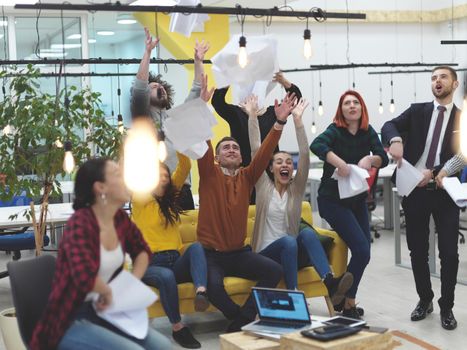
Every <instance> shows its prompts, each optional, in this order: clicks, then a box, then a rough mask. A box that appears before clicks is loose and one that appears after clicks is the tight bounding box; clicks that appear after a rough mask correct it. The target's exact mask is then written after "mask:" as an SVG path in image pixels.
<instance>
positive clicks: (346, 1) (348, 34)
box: [345, 0, 423, 64]
mask: <svg viewBox="0 0 467 350" xmlns="http://www.w3.org/2000/svg"><path fill="white" fill-rule="evenodd" d="M345 10H346V12H347V14H348V13H349V0H345ZM345 25H346V30H347V49H346V51H345V56H346V57H347V63H349V64H350V33H349V32H350V25H349V19H348V18H347V19H346V20H345ZM422 62H423V60H422Z"/></svg>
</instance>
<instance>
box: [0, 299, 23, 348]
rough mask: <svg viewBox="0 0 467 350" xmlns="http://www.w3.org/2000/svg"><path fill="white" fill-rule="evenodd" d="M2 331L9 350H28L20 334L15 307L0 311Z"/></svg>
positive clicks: (0, 327)
mask: <svg viewBox="0 0 467 350" xmlns="http://www.w3.org/2000/svg"><path fill="white" fill-rule="evenodd" d="M0 329H1V330H2V336H3V343H4V344H5V347H6V349H7V350H26V347H25V346H24V343H23V339H21V335H20V334H19V327H18V322H17V320H16V313H15V308H14V307H12V308H9V309H5V310H2V311H0Z"/></svg>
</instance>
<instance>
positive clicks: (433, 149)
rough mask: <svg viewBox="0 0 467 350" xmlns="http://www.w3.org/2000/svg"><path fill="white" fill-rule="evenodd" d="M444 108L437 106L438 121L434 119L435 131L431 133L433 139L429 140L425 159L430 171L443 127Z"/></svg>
mask: <svg viewBox="0 0 467 350" xmlns="http://www.w3.org/2000/svg"><path fill="white" fill-rule="evenodd" d="M445 110H446V107H444V106H438V111H439V112H438V119H436V124H435V130H434V131H433V137H432V138H431V145H430V150H429V151H428V157H427V159H426V163H425V165H426V168H427V169H432V168H433V166H434V165H435V158H436V151H437V149H438V143H439V137H440V135H441V128H442V126H443V119H444V111H445Z"/></svg>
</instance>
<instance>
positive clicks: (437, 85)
mask: <svg viewBox="0 0 467 350" xmlns="http://www.w3.org/2000/svg"><path fill="white" fill-rule="evenodd" d="M442 89H443V86H442V85H441V84H436V86H435V90H436V91H438V92H440V91H441V90H442Z"/></svg>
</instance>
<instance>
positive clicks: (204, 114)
mask: <svg viewBox="0 0 467 350" xmlns="http://www.w3.org/2000/svg"><path fill="white" fill-rule="evenodd" d="M167 114H168V116H169V117H168V118H167V119H166V120H165V123H164V131H165V134H166V135H167V137H168V138H169V139H170V141H171V142H172V143H173V145H174V148H175V149H176V150H177V151H178V152H181V153H184V154H186V155H187V156H188V157H190V158H191V155H193V156H195V158H194V159H197V158H196V155H198V156H199V155H200V154H201V153H202V151H203V148H204V147H205V146H203V145H202V143H203V142H205V141H206V140H210V139H211V138H212V136H213V133H212V130H211V128H212V127H213V126H214V125H216V124H217V120H216V118H215V117H214V114H213V112H212V110H211V109H210V108H209V107H208V105H207V104H206V103H205V102H204V101H203V100H201V99H200V98H197V99H194V100H190V101H188V102H185V103H184V104H182V105H180V106H177V107H175V108H172V109H170V110H168V111H167ZM190 150H191V152H190ZM206 150H207V148H205V149H204V152H205V151H206ZM185 152H187V153H185ZM202 155H204V153H202ZM202 155H201V156H202Z"/></svg>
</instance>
